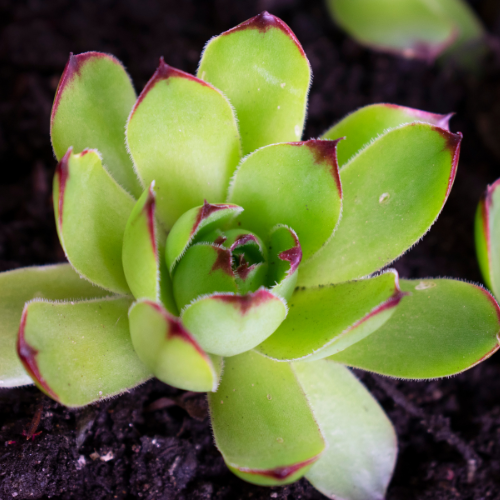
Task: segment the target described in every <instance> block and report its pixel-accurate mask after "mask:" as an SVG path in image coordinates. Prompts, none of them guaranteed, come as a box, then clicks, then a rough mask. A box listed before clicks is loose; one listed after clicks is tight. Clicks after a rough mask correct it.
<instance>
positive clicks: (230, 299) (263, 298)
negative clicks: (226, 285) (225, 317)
mask: <svg viewBox="0 0 500 500" xmlns="http://www.w3.org/2000/svg"><path fill="white" fill-rule="evenodd" d="M212 297H213V298H214V299H216V300H220V301H221V302H226V303H228V304H231V305H233V306H234V307H235V308H238V309H239V310H240V312H241V314H242V315H244V314H246V313H247V312H248V311H249V310H250V309H252V307H257V306H259V305H261V304H263V303H265V302H268V301H269V300H279V299H277V297H276V296H275V295H273V294H272V293H271V292H269V291H268V290H266V289H265V288H260V289H259V290H257V291H256V292H253V293H247V294H245V295H227V294H214V295H212Z"/></svg>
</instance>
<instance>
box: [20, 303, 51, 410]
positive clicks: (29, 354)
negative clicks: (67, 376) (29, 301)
mask: <svg viewBox="0 0 500 500" xmlns="http://www.w3.org/2000/svg"><path fill="white" fill-rule="evenodd" d="M27 318H28V308H27V307H25V308H24V310H23V314H22V316H21V324H20V326H19V332H18V334H17V346H16V347H17V355H18V356H19V359H20V360H21V363H22V364H23V366H24V369H25V370H26V371H27V372H28V374H29V375H30V377H31V378H32V379H33V380H34V381H35V382H36V383H37V384H38V386H39V387H40V388H41V389H42V390H43V391H44V392H46V393H47V394H48V395H49V396H50V397H51V398H52V399H55V400H56V401H59V397H58V396H57V394H56V393H55V392H54V391H53V390H52V389H51V388H50V387H49V385H48V384H47V382H46V381H45V379H44V378H43V377H42V374H41V373H40V369H39V367H38V363H37V360H36V357H37V355H38V351H37V350H36V349H35V348H33V347H32V346H30V345H29V344H28V342H26V338H25V329H26V320H27Z"/></svg>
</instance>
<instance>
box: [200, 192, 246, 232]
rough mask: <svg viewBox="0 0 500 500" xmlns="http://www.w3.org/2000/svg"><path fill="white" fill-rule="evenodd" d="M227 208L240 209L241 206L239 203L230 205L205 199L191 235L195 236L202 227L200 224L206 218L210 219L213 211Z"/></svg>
mask: <svg viewBox="0 0 500 500" xmlns="http://www.w3.org/2000/svg"><path fill="white" fill-rule="evenodd" d="M225 209H235V210H238V209H240V207H238V206H237V205H230V204H227V203H217V204H213V203H208V201H207V200H203V205H202V206H201V207H200V208H199V210H198V213H197V215H196V219H195V221H194V224H193V227H192V228H191V234H190V235H191V236H193V235H194V234H195V233H196V232H197V231H198V230H199V229H200V225H201V224H202V222H204V221H205V220H206V219H208V218H209V217H210V216H211V215H212V214H213V213H215V212H219V211H220V210H225ZM240 210H241V209H240Z"/></svg>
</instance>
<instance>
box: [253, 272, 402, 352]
mask: <svg viewBox="0 0 500 500" xmlns="http://www.w3.org/2000/svg"><path fill="white" fill-rule="evenodd" d="M402 297H403V294H402V293H401V291H400V289H399V283H398V275H397V273H396V272H395V271H393V272H387V273H384V274H381V275H380V276H376V277H375V278H369V279H365V280H360V281H348V282H347V283H340V284H338V285H330V286H325V287H323V286H321V287H314V288H299V289H297V291H296V292H295V293H294V295H293V297H292V298H291V300H290V303H289V306H290V309H289V311H290V312H289V314H288V317H287V318H286V320H285V321H283V323H281V325H280V326H279V327H278V329H277V330H276V331H275V332H274V333H273V335H271V336H270V337H269V338H268V339H267V340H265V341H264V342H263V343H262V344H261V345H259V346H258V347H257V350H258V351H259V352H261V353H262V354H264V355H266V356H268V357H270V358H273V359H275V360H278V361H288V360H294V359H295V360H298V359H305V360H307V361H311V360H315V359H321V358H324V357H326V356H330V355H331V354H334V353H337V352H340V351H343V350H344V349H346V348H348V347H349V346H350V345H352V344H354V343H356V342H359V341H360V340H362V339H364V338H365V337H367V336H368V335H370V334H371V333H373V332H374V331H376V330H377V329H378V328H380V326H381V325H383V324H384V323H385V322H386V321H387V320H388V319H389V318H390V317H391V316H392V314H393V313H394V311H395V310H396V307H397V306H398V304H399V302H400V301H401V298H402Z"/></svg>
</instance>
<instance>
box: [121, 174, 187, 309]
mask: <svg viewBox="0 0 500 500" xmlns="http://www.w3.org/2000/svg"><path fill="white" fill-rule="evenodd" d="M155 211H156V196H155V191H154V181H153V182H152V183H151V185H150V186H149V189H147V190H146V191H144V193H143V194H142V196H141V197H140V198H139V200H138V201H137V203H136V204H135V206H134V209H133V210H132V213H131V214H130V217H129V219H128V222H127V226H126V228H125V233H124V235H123V249H122V262H123V270H124V272H125V277H126V278H127V283H128V286H129V287H130V290H131V291H132V294H133V295H134V297H135V298H136V299H141V298H146V299H151V300H153V301H157V302H159V301H161V302H162V303H163V305H164V306H165V307H166V308H167V309H168V311H169V312H171V313H172V314H174V315H177V316H178V315H179V312H178V310H177V306H176V305H175V300H174V293H173V289H172V280H171V279H170V275H169V273H168V270H167V266H166V264H165V263H164V262H163V260H164V259H163V255H164V250H163V249H164V248H165V238H166V235H165V232H164V231H163V230H162V229H161V228H160V227H158V224H157V223H156V218H155Z"/></svg>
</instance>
